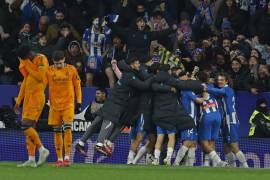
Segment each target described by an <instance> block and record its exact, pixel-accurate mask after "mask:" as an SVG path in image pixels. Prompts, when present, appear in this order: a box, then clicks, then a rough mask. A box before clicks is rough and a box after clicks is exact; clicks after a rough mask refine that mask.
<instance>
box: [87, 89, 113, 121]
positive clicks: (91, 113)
mask: <svg viewBox="0 0 270 180" xmlns="http://www.w3.org/2000/svg"><path fill="white" fill-rule="evenodd" d="M107 94H108V93H107V90H106V89H105V88H101V87H98V88H97V89H96V96H95V100H94V101H92V102H91V104H90V105H89V106H88V108H87V110H86V112H85V115H84V117H85V119H86V120H87V121H90V120H94V119H95V117H96V116H97V111H98V110H99V109H100V108H101V107H102V106H103V104H104V102H105V100H106V98H107Z"/></svg>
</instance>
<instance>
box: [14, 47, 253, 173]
mask: <svg viewBox="0 0 270 180" xmlns="http://www.w3.org/2000/svg"><path fill="white" fill-rule="evenodd" d="M18 57H19V59H20V71H21V73H22V75H23V76H24V80H23V83H22V85H21V88H20V92H19V95H18V100H17V102H16V105H15V107H14V109H15V111H16V112H17V113H19V107H20V106H21V104H22V101H23V110H22V130H23V131H24V134H25V136H26V146H27V150H28V156H29V160H27V161H26V162H24V163H23V164H20V165H18V166H19V167H37V166H41V165H42V164H44V163H45V162H46V159H47V158H48V156H49V154H50V152H49V150H48V149H46V147H44V146H43V145H42V142H41V140H40V138H39V135H38V133H37V131H36V130H35V125H36V123H37V121H38V119H39V116H40V114H41V112H42V109H43V106H44V104H45V92H44V91H45V88H46V86H48V90H49V100H50V111H49V119H48V124H49V125H51V126H52V127H53V130H54V143H55V151H56V154H57V160H56V164H55V165H56V166H57V167H61V166H66V167H67V166H70V165H71V161H70V158H69V157H70V150H71V145H72V129H71V128H72V123H73V119H74V113H75V112H76V113H78V112H80V111H81V103H82V93H81V85H80V84H81V83H80V78H79V76H78V73H77V70H76V69H75V68H74V67H73V66H71V65H68V64H66V63H65V54H64V52H62V51H55V52H54V53H53V56H52V61H53V65H51V66H49V65H48V60H47V59H46V57H45V56H43V55H41V54H33V53H32V51H31V50H30V48H29V47H27V46H22V47H20V49H19V50H18ZM111 66H112V67H113V70H114V72H115V74H116V77H117V78H118V81H117V83H116V84H115V85H114V87H113V88H112V91H111V93H110V94H109V96H108V98H107V100H106V101H105V103H104V106H103V107H102V108H101V109H100V110H99V111H98V112H97V116H96V117H95V119H94V120H93V122H92V123H91V125H90V126H89V127H88V129H87V130H86V132H85V133H84V134H83V136H82V137H81V138H80V141H79V142H78V143H77V144H76V146H75V149H76V152H78V153H80V154H82V155H86V151H87V150H86V147H85V143H86V142H87V140H88V139H89V138H90V137H91V136H92V135H93V134H94V133H98V138H97V142H96V145H95V149H96V150H97V151H98V152H100V153H102V154H104V155H106V156H111V155H113V149H114V148H113V143H114V141H115V140H116V138H117V136H118V135H119V134H120V133H121V130H122V129H123V128H124V127H127V126H131V131H130V142H131V146H130V151H129V154H128V157H127V164H136V163H138V161H139V160H140V159H141V158H142V157H143V156H144V155H145V154H146V162H147V164H152V165H159V164H166V165H175V166H178V165H187V166H193V165H194V163H195V160H196V158H195V150H196V148H197V146H198V145H200V146H201V148H202V149H203V152H204V165H205V166H218V167H226V166H232V167H235V166H236V162H235V161H236V160H239V161H240V166H241V167H246V168H247V167H248V165H247V162H246V159H245V156H244V154H243V152H242V151H241V150H240V149H239V144H238V142H239V133H238V129H239V120H238V118H237V114H236V110H235V95H234V91H233V89H232V88H231V87H230V81H229V77H228V75H227V74H222V73H221V74H217V75H216V76H215V81H213V79H211V78H210V76H209V74H208V73H206V72H203V71H199V69H198V68H197V67H195V68H194V70H193V72H190V73H188V72H185V71H184V70H183V69H181V68H180V67H179V68H178V66H174V67H172V65H171V66H170V65H169V64H159V63H153V62H152V60H151V58H149V57H141V58H137V57H134V56H130V57H129V58H127V59H126V60H125V61H119V62H118V63H117V62H116V61H115V60H112V62H111ZM211 82H212V83H211ZM75 104H76V105H75ZM74 105H75V106H74ZM62 132H63V134H64V136H63V135H62ZM220 134H221V135H222V137H223V142H224V153H225V157H226V160H225V161H222V160H221V159H220V157H219V155H218V154H217V152H216V151H215V141H216V140H217V139H218V138H219V136H220ZM177 141H181V146H180V148H179V149H178V151H177V156H176V159H175V160H174V161H172V155H173V152H174V151H175V144H177V143H178V142H177ZM164 145H165V146H164ZM63 147H64V152H65V155H64V156H63ZM139 147H140V148H139ZM164 147H165V148H164ZM36 148H38V150H39V159H38V162H37V163H36V161H35V149H36ZM120 148H121V147H120ZM164 149H166V150H167V154H166V157H164V158H162V156H161V154H162V153H161V152H162V151H163V150H164ZM114 151H115V149H114ZM63 157H64V158H63Z"/></svg>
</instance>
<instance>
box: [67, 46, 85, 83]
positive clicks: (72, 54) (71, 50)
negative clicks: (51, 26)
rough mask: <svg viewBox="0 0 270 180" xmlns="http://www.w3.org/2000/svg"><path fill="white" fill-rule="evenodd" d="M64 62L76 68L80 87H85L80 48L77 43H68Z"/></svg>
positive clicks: (83, 66)
mask: <svg viewBox="0 0 270 180" xmlns="http://www.w3.org/2000/svg"><path fill="white" fill-rule="evenodd" d="M66 62H67V63H68V64H71V65H73V66H75V67H76V69H77V71H78V74H79V76H80V79H81V85H82V86H85V82H86V76H85V65H84V63H83V54H82V48H81V45H80V43H79V42H78V41H72V42H70V43H69V46H68V49H67V52H66Z"/></svg>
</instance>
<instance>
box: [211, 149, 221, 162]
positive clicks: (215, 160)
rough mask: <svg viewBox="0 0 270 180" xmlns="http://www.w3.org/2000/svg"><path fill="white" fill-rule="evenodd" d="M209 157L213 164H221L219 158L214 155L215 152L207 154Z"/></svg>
mask: <svg viewBox="0 0 270 180" xmlns="http://www.w3.org/2000/svg"><path fill="white" fill-rule="evenodd" d="M209 157H210V159H211V160H212V162H213V163H216V164H219V163H220V162H221V159H220V157H219V156H218V154H217V153H216V151H212V152H210V153H209Z"/></svg>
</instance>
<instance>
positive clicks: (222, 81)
mask: <svg viewBox="0 0 270 180" xmlns="http://www.w3.org/2000/svg"><path fill="white" fill-rule="evenodd" d="M216 84H217V86H218V87H219V88H223V87H225V86H227V85H230V77H229V75H228V74H226V73H219V74H217V76H216Z"/></svg>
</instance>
